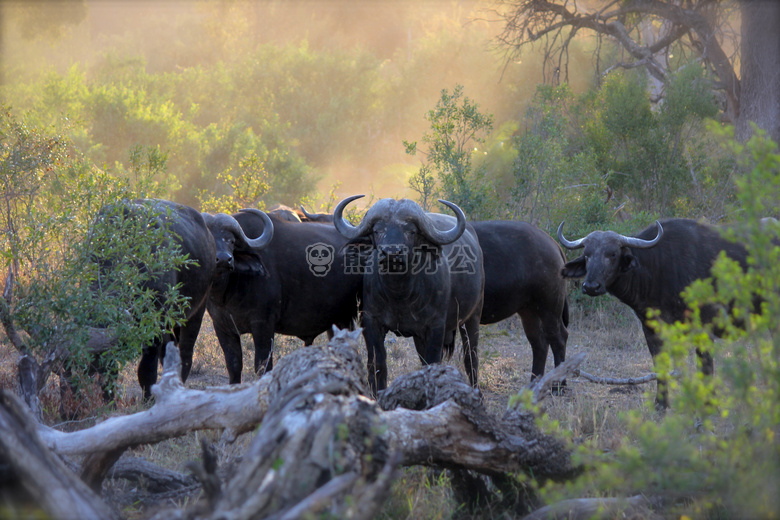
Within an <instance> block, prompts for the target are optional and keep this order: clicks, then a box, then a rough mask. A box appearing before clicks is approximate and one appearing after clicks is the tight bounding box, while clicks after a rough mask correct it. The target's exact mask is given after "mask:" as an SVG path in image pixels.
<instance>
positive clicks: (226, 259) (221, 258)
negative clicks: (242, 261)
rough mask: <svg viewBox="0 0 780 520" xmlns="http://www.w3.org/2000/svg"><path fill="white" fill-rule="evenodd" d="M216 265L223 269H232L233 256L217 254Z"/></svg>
mask: <svg viewBox="0 0 780 520" xmlns="http://www.w3.org/2000/svg"><path fill="white" fill-rule="evenodd" d="M217 267H220V268H223V269H230V270H232V269H233V256H232V255H217Z"/></svg>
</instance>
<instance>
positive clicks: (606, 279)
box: [558, 219, 747, 409]
mask: <svg viewBox="0 0 780 520" xmlns="http://www.w3.org/2000/svg"><path fill="white" fill-rule="evenodd" d="M558 240H559V241H560V242H561V244H563V246H564V247H566V248H567V249H578V248H584V252H583V255H582V256H580V257H579V258H577V259H575V260H572V261H571V262H568V263H567V264H566V265H565V266H564V267H563V270H562V271H561V273H562V274H563V276H564V278H582V277H585V280H584V281H583V283H582V292H584V293H585V294H587V295H588V296H599V295H601V294H604V293H607V292H608V293H610V294H612V295H614V296H615V297H617V298H618V299H619V300H620V301H621V302H623V303H625V304H626V305H628V306H629V307H631V309H632V310H633V311H634V313H635V314H636V315H637V317H638V318H639V320H640V322H641V323H642V332H644V334H645V339H646V340H647V346H648V348H649V350H650V355H651V356H653V357H655V356H656V355H657V354H658V353H659V352H660V351H661V346H662V341H661V338H660V337H659V336H658V335H657V334H656V333H655V331H654V330H653V329H652V328H651V327H650V325H649V324H648V318H647V311H648V310H649V309H657V310H658V311H660V318H661V319H662V320H663V321H665V322H667V323H673V322H675V321H682V320H683V319H684V318H685V312H686V310H687V307H686V305H685V302H684V301H683V299H682V296H681V295H680V293H682V291H683V290H684V289H685V288H686V287H688V286H689V285H690V284H691V283H692V282H693V281H695V280H698V279H703V278H708V277H709V276H710V269H711V268H712V264H713V262H714V261H715V259H716V257H717V256H718V254H719V253H720V252H721V251H725V252H726V254H727V255H728V256H729V257H731V258H733V259H734V260H737V261H738V262H739V263H740V264H741V265H742V267H743V269H744V268H745V266H746V265H747V262H746V259H747V251H746V250H745V247H744V246H743V245H741V244H739V243H735V242H731V241H729V240H726V239H725V238H723V237H722V236H721V234H720V232H719V231H718V228H717V227H714V226H709V225H706V224H701V223H699V222H696V221H694V220H688V219H667V220H661V221H656V223H655V224H653V225H651V226H649V227H648V228H646V229H645V230H643V231H642V232H640V233H639V234H637V236H636V237H627V236H623V235H620V234H618V233H615V232H614V231H593V232H592V233H590V234H589V235H588V236H586V237H584V238H580V239H579V240H574V241H569V240H567V239H566V238H564V236H563V222H561V225H560V226H559V227H558ZM701 312H702V319H703V320H704V321H705V322H706V321H711V320H712V318H713V317H714V315H715V313H716V312H717V309H716V308H714V307H711V306H708V307H704V308H702V310H701ZM697 354H698V355H699V357H700V359H701V363H702V372H703V373H705V374H712V372H713V364H712V358H711V356H710V355H709V354H707V353H702V352H700V351H698V350H697ZM656 407H657V408H659V409H664V408H667V407H668V395H667V389H666V386H665V384H663V382H662V381H660V380H659V382H658V391H657V394H656Z"/></svg>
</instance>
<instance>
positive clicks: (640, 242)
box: [620, 220, 664, 249]
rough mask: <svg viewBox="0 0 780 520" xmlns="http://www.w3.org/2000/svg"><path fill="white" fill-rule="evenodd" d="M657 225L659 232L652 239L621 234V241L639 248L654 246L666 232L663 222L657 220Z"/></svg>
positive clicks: (625, 244)
mask: <svg viewBox="0 0 780 520" xmlns="http://www.w3.org/2000/svg"><path fill="white" fill-rule="evenodd" d="M655 225H656V226H658V234H657V235H656V236H655V238H654V239H652V240H644V239H641V238H636V237H626V236H623V235H620V239H621V242H622V244H623V245H624V246H629V247H636V248H637V249H647V248H648V247H653V246H654V245H656V244H657V243H658V241H659V240H661V237H662V236H663V234H664V228H663V226H661V223H660V222H658V221H657V220H656V221H655Z"/></svg>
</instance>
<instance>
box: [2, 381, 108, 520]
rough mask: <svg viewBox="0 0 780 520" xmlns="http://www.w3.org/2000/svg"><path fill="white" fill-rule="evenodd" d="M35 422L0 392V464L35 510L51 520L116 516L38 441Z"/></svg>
mask: <svg viewBox="0 0 780 520" xmlns="http://www.w3.org/2000/svg"><path fill="white" fill-rule="evenodd" d="M36 430H37V423H36V422H35V419H34V418H33V417H32V416H31V415H30V412H29V411H28V410H27V408H26V407H25V406H24V404H22V403H21V401H19V399H18V398H17V397H16V396H15V395H14V394H12V393H10V392H8V391H7V390H2V391H0V461H2V462H4V463H7V464H9V465H10V466H11V468H12V470H13V472H14V473H15V474H16V475H17V479H18V480H19V481H20V482H21V484H22V486H23V487H24V489H25V490H26V491H27V492H28V493H29V494H30V495H31V496H32V497H33V498H34V500H35V503H36V505H37V506H38V507H40V508H42V509H43V510H44V511H46V513H48V515H49V516H51V517H52V518H62V517H64V516H67V517H71V518H84V519H90V518H94V519H95V520H102V519H109V520H110V519H114V518H117V519H118V518H119V516H118V515H117V514H116V513H115V512H114V511H113V510H112V509H111V508H109V507H108V506H107V505H106V504H105V503H104V502H103V501H102V500H101V499H100V497H98V496H97V495H96V494H95V493H93V492H92V491H91V490H90V489H89V487H88V486H87V485H86V484H85V483H84V482H83V481H81V480H80V479H79V478H78V477H77V476H76V475H75V474H74V473H73V472H72V471H71V470H70V469H69V468H68V467H67V466H66V465H65V464H64V463H63V462H62V461H61V460H60V459H59V458H58V457H56V456H55V455H53V454H52V453H51V452H50V451H49V450H48V449H47V448H46V446H45V444H44V443H42V442H41V441H40V439H39V438H38V434H37V431H36Z"/></svg>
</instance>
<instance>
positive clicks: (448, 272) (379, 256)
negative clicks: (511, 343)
mask: <svg viewBox="0 0 780 520" xmlns="http://www.w3.org/2000/svg"><path fill="white" fill-rule="evenodd" d="M360 197H363V195H356V196H353V197H349V198H346V199H344V200H342V201H341V202H340V203H339V204H338V206H336V210H335V212H334V215H333V217H334V220H333V222H334V225H335V226H336V229H337V230H338V231H339V233H341V234H342V235H344V236H345V237H346V238H348V239H349V240H361V239H363V238H368V239H370V244H371V245H370V253H369V254H370V260H369V261H368V263H367V264H366V265H365V272H364V276H363V312H362V326H363V335H364V337H365V340H366V346H367V350H368V380H369V381H368V382H369V385H370V387H371V390H372V392H374V394H376V392H377V391H378V390H383V389H384V388H386V386H387V360H386V357H387V353H386V351H385V345H384V339H385V335H386V334H387V332H388V331H393V332H395V333H396V334H397V335H401V336H405V337H410V336H411V337H412V338H414V344H415V347H416V349H417V354H418V355H419V357H420V360H421V361H422V362H423V363H438V362H440V361H441V359H442V352H443V350H445V349H446V350H447V354H448V356H449V355H451V354H452V349H453V347H454V338H453V337H452V335H453V334H454V332H453V331H455V330H460V332H461V338H462V340H463V350H464V364H465V367H466V372H467V373H468V376H469V380H470V382H471V384H472V385H473V386H476V384H477V375H478V360H477V344H478V338H479V317H480V314H481V312H482V295H483V290H484V270H483V264H482V250H481V249H480V247H479V241H478V240H477V236H476V234H475V232H474V230H473V228H472V227H471V226H470V225H468V224H467V223H466V217H465V215H464V214H463V211H461V209H460V208H459V207H458V206H456V205H455V204H453V203H451V202H447V201H444V200H440V201H439V202H441V203H442V204H444V205H446V206H447V207H449V208H450V209H451V210H452V211H453V212H455V215H456V217H457V218H454V217H451V216H448V215H440V214H435V213H425V212H423V210H422V208H420V206H418V205H417V204H416V203H415V202H413V201H411V200H408V199H401V200H393V199H382V200H380V201H378V202H377V203H376V204H374V205H373V206H372V207H371V208H370V209H369V210H368V212H367V213H366V215H365V217H364V218H363V220H362V221H361V223H360V224H359V225H358V226H353V225H351V224H350V223H349V222H347V221H346V220H345V219H344V217H343V212H344V209H345V208H346V206H347V205H348V204H349V203H350V202H352V201H353V200H355V199H358V198H360ZM304 227H306V226H304Z"/></svg>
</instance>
